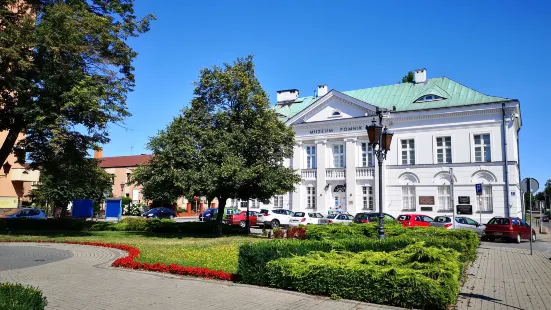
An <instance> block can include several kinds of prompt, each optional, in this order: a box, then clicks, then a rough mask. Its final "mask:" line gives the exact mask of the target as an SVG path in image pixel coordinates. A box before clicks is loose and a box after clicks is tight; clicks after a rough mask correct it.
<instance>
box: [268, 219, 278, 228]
mask: <svg viewBox="0 0 551 310" xmlns="http://www.w3.org/2000/svg"><path fill="white" fill-rule="evenodd" d="M270 226H272V228H278V227H279V221H278V220H272V222H271V223H270Z"/></svg>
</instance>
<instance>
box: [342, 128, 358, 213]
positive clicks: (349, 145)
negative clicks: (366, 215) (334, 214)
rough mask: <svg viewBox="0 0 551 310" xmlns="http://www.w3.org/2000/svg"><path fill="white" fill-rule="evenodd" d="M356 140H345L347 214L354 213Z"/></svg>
mask: <svg viewBox="0 0 551 310" xmlns="http://www.w3.org/2000/svg"><path fill="white" fill-rule="evenodd" d="M357 140H358V139H357V138H346V139H344V142H345V143H346V152H345V156H346V206H344V208H345V210H346V211H347V212H348V213H352V214H353V213H356V212H357V210H356V153H357V148H356V141H357Z"/></svg>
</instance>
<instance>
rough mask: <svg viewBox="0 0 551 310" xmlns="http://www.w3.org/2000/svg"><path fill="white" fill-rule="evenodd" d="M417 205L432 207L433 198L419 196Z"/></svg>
mask: <svg viewBox="0 0 551 310" xmlns="http://www.w3.org/2000/svg"><path fill="white" fill-rule="evenodd" d="M419 205H429V206H434V196H419Z"/></svg>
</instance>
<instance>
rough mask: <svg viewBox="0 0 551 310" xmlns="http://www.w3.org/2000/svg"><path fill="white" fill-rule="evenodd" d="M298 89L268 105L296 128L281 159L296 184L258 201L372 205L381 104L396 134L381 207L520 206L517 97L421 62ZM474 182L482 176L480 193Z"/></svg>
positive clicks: (307, 206) (471, 211)
mask: <svg viewBox="0 0 551 310" xmlns="http://www.w3.org/2000/svg"><path fill="white" fill-rule="evenodd" d="M298 94H299V92H298V90H285V91H279V92H278V94H277V97H278V103H277V105H276V106H275V109H276V111H277V113H279V115H280V117H281V119H282V120H283V121H285V122H286V124H287V125H288V126H291V127H293V129H294V130H295V132H296V138H295V140H296V145H295V147H294V155H293V158H291V159H289V161H288V162H287V163H286V164H288V165H289V166H291V167H293V168H294V169H295V170H296V171H297V173H300V175H301V182H300V183H299V184H298V185H297V187H296V190H295V191H294V192H292V193H287V194H285V195H280V196H277V197H274V198H273V199H272V200H271V201H270V203H269V204H258V203H256V204H255V205H256V206H257V207H259V208H260V207H262V208H287V209H291V210H301V211H305V210H316V211H317V212H322V213H325V212H327V211H328V209H329V208H333V209H335V208H338V207H341V208H343V209H344V210H345V211H346V212H349V213H351V214H355V213H357V212H365V211H378V210H379V207H378V201H379V199H378V186H379V183H378V181H377V180H378V174H379V173H378V169H377V162H376V158H375V156H374V155H373V151H372V149H371V147H370V146H369V139H368V137H367V131H366V128H365V127H366V125H368V124H370V123H371V122H372V120H373V119H374V118H376V116H375V115H376V111H377V109H381V110H382V111H384V112H383V116H384V117H383V124H384V125H385V126H386V127H388V129H389V130H391V131H392V132H394V137H393V140H392V144H391V148H390V151H389V152H388V154H387V159H386V161H385V162H384V165H383V169H382V171H383V172H382V174H383V176H382V179H383V184H382V186H383V191H382V192H383V201H384V205H383V211H384V212H386V213H389V214H391V215H393V216H397V215H399V214H402V213H408V212H418V213H422V214H426V215H429V216H433V217H434V216H437V215H451V212H452V210H453V209H454V208H455V211H456V213H457V211H458V210H459V211H460V212H462V213H463V214H465V215H466V216H469V217H472V218H473V219H476V220H480V221H481V222H483V223H486V222H487V221H488V220H489V219H490V218H492V217H493V216H508V215H511V216H520V215H521V214H522V209H521V193H520V187H519V178H520V170H519V152H518V145H519V144H518V143H519V142H518V141H519V139H518V132H519V130H520V128H521V126H522V121H521V117H520V103H519V101H518V100H515V99H508V98H502V97H494V96H488V95H484V94H482V93H480V92H478V91H475V90H473V89H470V88H468V87H465V86H463V85H461V84H459V83H457V82H455V81H453V80H450V79H448V78H446V77H441V78H434V79H426V70H425V69H421V70H416V72H415V82H414V83H402V84H395V85H388V86H381V87H373V88H366V89H360V90H354V91H346V92H340V91H337V90H331V91H328V88H327V86H326V85H321V86H319V87H318V92H317V96H311V97H299V96H298ZM377 121H378V119H377ZM450 168H453V178H454V197H453V198H454V199H453V201H454V204H453V205H452V204H451V201H450V173H449V172H450ZM475 184H482V195H477V193H476V190H475ZM230 204H231V203H230ZM253 204H254V203H253ZM458 205H460V206H459V207H458Z"/></svg>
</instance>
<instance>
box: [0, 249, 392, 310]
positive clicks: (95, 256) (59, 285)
mask: <svg viewBox="0 0 551 310" xmlns="http://www.w3.org/2000/svg"><path fill="white" fill-rule="evenodd" d="M123 254H124V252H122V251H120V250H115V249H109V248H101V247H92V246H83V245H72V244H39V243H0V265H1V266H3V268H0V282H3V281H9V282H19V283H23V284H29V285H32V286H38V287H39V288H40V289H41V290H42V291H43V293H44V295H45V296H46V298H47V299H48V307H47V309H56V310H68V309H79V310H95V309H109V310H111V309H148V310H149V309H163V310H164V309H224V310H238V309H239V310H241V309H243V310H245V309H251V310H252V309H254V310H258V309H262V310H270V309H336V310H337V309H339V310H340V309H343V310H344V309H351V310H352V309H398V308H393V307H387V306H380V305H372V304H366V303H359V302H355V301H346V300H331V299H329V298H325V297H316V296H311V295H306V294H301V293H295V292H289V291H283V290H276V289H270V288H263V287H257V286H249V285H240V284H235V283H231V282H225V281H216V280H205V279H198V278H191V277H181V276H175V275H169V274H160V273H154V272H145V271H135V270H128V269H122V268H114V267H110V263H111V262H112V261H113V260H115V259H116V258H117V257H120V256H121V255H123Z"/></svg>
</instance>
